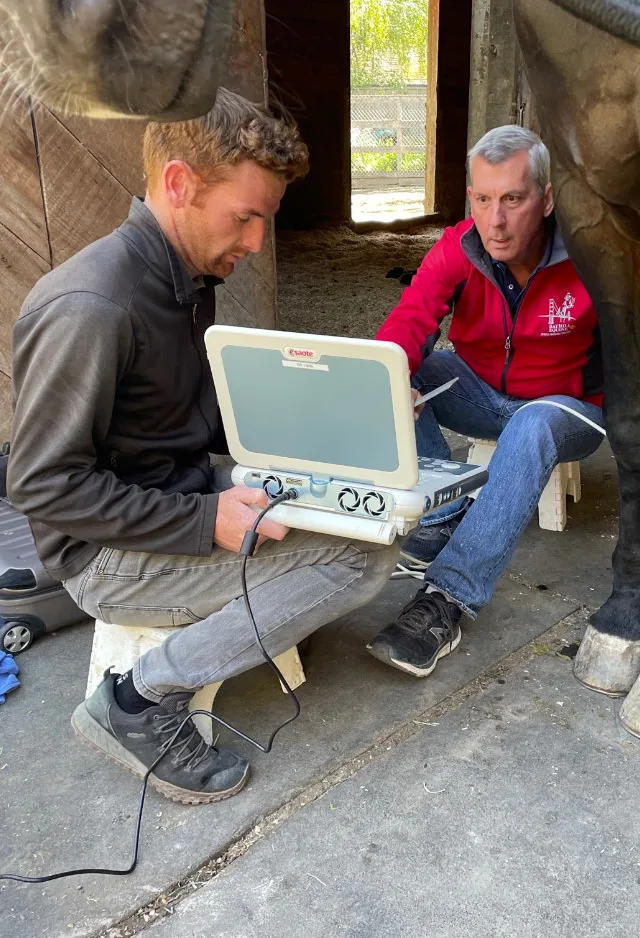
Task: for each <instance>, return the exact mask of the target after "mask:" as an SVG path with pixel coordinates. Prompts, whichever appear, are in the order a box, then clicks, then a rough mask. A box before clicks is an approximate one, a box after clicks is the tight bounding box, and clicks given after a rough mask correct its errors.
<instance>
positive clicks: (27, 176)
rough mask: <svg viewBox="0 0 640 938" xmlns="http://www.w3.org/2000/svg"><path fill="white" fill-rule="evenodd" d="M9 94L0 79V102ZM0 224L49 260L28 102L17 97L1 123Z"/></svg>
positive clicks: (6, 85) (7, 87)
mask: <svg viewBox="0 0 640 938" xmlns="http://www.w3.org/2000/svg"><path fill="white" fill-rule="evenodd" d="M9 94H11V89H10V87H9V85H8V82H7V79H6V78H5V77H3V76H0V102H2V101H5V100H6V98H7V96H8V95H9ZM0 166H2V172H1V173H0V224H2V225H4V226H5V228H8V229H9V231H12V232H13V233H14V234H15V235H16V237H17V238H19V239H20V241H24V243H25V244H28V245H29V247H31V248H32V250H34V251H36V252H37V253H38V254H39V255H40V256H41V257H42V258H44V259H45V260H48V259H49V242H48V239H47V226H46V223H45V217H44V206H43V204H42V191H41V188H40V174H39V171H38V160H37V157H36V148H35V143H34V140H33V129H32V125H31V117H30V113H29V107H28V105H27V103H26V102H25V101H24V100H22V99H20V98H18V99H16V100H15V101H14V103H13V104H12V105H11V106H10V107H8V108H7V109H6V110H5V111H4V113H3V115H2V121H1V122H0Z"/></svg>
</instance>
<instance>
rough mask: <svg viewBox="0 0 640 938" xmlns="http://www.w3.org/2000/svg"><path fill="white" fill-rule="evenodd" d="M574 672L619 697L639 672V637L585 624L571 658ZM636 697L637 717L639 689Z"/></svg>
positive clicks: (583, 681)
mask: <svg viewBox="0 0 640 938" xmlns="http://www.w3.org/2000/svg"><path fill="white" fill-rule="evenodd" d="M573 674H574V677H575V678H576V680H577V681H579V682H580V683H581V684H583V685H584V686H585V687H588V688H589V690H595V691H597V692H598V693H599V694H607V696H609V697H622V696H623V695H624V694H627V693H628V692H629V691H630V690H631V688H632V687H633V685H634V684H635V683H636V680H637V678H638V676H639V675H640V640H634V639H629V638H620V637H619V636H617V635H606V634H605V633H604V632H598V630H597V629H594V627H593V626H592V625H588V626H587V631H586V632H585V633H584V638H583V639H582V642H581V644H580V648H579V649H578V654H577V655H576V657H575V659H574V662H573ZM638 701H639V704H638V711H637V712H638V717H639V718H640V689H639V691H638ZM639 725H640V724H639Z"/></svg>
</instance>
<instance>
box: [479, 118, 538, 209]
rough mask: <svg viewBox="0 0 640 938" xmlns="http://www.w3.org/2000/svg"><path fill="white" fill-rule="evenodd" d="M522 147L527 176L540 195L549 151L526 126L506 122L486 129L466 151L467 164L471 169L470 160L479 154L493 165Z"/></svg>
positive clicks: (519, 150)
mask: <svg viewBox="0 0 640 938" xmlns="http://www.w3.org/2000/svg"><path fill="white" fill-rule="evenodd" d="M523 150H527V151H528V153H529V166H530V167H531V176H532V178H533V181H534V182H535V184H536V185H537V187H538V191H539V192H540V195H542V194H543V193H544V190H545V187H546V186H547V183H548V182H549V179H550V159H549V151H548V150H547V148H546V146H545V145H544V143H543V142H542V140H541V139H540V137H539V136H538V135H537V134H534V133H533V131H532V130H527V129H526V127H519V126H518V125H517V124H506V125H505V126H504V127H494V128H493V130H489V131H487V133H486V134H485V135H484V137H481V138H480V140H478V142H477V143H476V144H475V146H473V147H471V149H470V150H469V152H468V154H467V167H468V168H469V172H471V163H472V161H473V160H474V159H475V158H476V156H481V157H482V159H483V160H486V161H487V163H491V165H492V166H495V165H497V164H498V163H503V162H504V161H505V160H508V159H509V157H510V156H514V155H515V154H516V153H521V152H522V151H523Z"/></svg>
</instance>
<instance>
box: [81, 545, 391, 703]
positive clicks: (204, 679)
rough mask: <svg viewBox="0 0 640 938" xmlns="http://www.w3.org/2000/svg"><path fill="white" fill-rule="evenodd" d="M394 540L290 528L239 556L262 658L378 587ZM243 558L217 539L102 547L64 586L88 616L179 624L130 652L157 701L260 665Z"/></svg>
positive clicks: (139, 684) (142, 688) (137, 679)
mask: <svg viewBox="0 0 640 938" xmlns="http://www.w3.org/2000/svg"><path fill="white" fill-rule="evenodd" d="M396 559H397V547H396V546H395V545H392V546H391V547H383V546H381V545H378V544H367V543H364V542H360V541H347V540H343V539H342V538H337V537H330V536H328V535H324V534H309V533H307V532H305V531H293V530H292V531H290V532H289V534H288V535H287V536H286V537H285V539H284V540H283V541H272V540H268V541H266V542H265V543H264V544H263V545H262V547H261V548H260V549H259V550H258V551H257V553H256V555H255V557H251V558H249V560H248V561H247V588H248V591H249V599H250V601H251V608H252V611H253V614H254V616H255V619H256V623H257V626H258V629H259V632H260V637H261V638H262V641H263V644H264V646H265V648H266V649H267V651H268V652H269V654H270V655H271V657H275V656H276V655H279V654H282V652H284V651H286V650H287V649H288V648H291V647H292V646H293V645H296V644H297V643H298V642H300V641H302V639H303V638H305V637H306V636H307V635H310V634H311V632H314V631H315V630H316V629H317V628H319V627H320V626H321V625H326V623H328V622H331V621H333V620H334V619H337V618H339V617H340V616H343V615H345V614H346V613H348V612H350V611H351V610H353V609H356V608H357V607H358V606H361V605H363V604H364V603H366V602H368V601H369V600H370V599H373V597H374V596H375V595H376V594H377V593H378V592H379V591H380V590H381V589H382V588H383V586H384V585H385V583H386V582H387V580H388V579H389V576H390V574H391V572H392V570H393V569H394V567H395V563H396ZM241 564H242V558H241V557H240V555H239V554H234V553H231V552H229V551H226V550H222V549H221V548H219V547H214V548H213V550H212V551H211V555H210V556H209V557H189V556H185V557H180V556H165V555H162V554H142V553H135V552H133V551H126V552H125V551H120V550H114V549H111V548H102V550H101V551H100V553H99V554H98V555H97V556H96V557H95V558H94V559H93V560H92V561H91V563H89V564H88V565H87V566H86V567H85V569H84V570H82V571H81V572H80V573H79V574H77V575H76V576H74V577H72V578H70V579H69V580H66V581H65V584H64V585H65V587H66V588H67V590H68V591H69V593H71V595H72V596H73V598H74V599H75V601H76V602H77V604H78V605H79V606H80V608H81V609H83V610H84V611H85V612H86V613H87V614H88V615H90V616H92V617H93V618H97V619H102V620H103V621H104V622H107V623H110V624H117V625H144V624H145V623H146V624H148V625H149V626H184V628H183V629H180V631H178V632H174V633H173V634H171V635H170V636H169V637H168V638H167V639H166V640H165V642H164V643H163V644H162V645H160V646H159V647H158V648H153V649H152V650H151V651H148V652H147V653H146V654H145V655H143V656H142V657H141V658H139V659H138V661H136V663H135V665H134V668H133V680H134V684H135V686H136V689H137V690H138V692H139V693H141V694H143V695H144V696H145V697H148V698H149V699H151V700H156V701H159V700H161V699H162V697H163V696H164V695H165V694H167V693H170V692H171V691H174V690H189V691H193V692H194V693H195V691H197V690H199V689H200V688H201V687H203V686H204V685H205V684H212V683H214V682H217V681H223V680H226V679H227V678H230V677H233V676H234V675H236V674H241V673H242V672H243V671H247V670H248V669H249V668H253V667H255V666H256V665H258V664H262V662H263V660H264V659H263V658H262V655H261V654H260V651H259V649H258V646H257V644H256V641H255V635H254V632H253V629H252V627H251V623H250V621H249V618H248V616H247V612H246V609H245V605H244V601H243V598H242V587H241V584H240V569H241Z"/></svg>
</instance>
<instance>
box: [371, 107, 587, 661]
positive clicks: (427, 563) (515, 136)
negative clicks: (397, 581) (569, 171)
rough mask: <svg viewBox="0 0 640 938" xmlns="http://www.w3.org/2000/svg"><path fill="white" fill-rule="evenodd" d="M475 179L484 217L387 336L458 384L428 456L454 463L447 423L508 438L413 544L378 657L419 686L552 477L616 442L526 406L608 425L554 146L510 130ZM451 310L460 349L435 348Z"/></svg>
mask: <svg viewBox="0 0 640 938" xmlns="http://www.w3.org/2000/svg"><path fill="white" fill-rule="evenodd" d="M469 174H470V185H469V187H468V190H467V191H468V195H469V201H470V205H471V215H472V218H471V219H468V220H467V221H464V222H461V223H460V224H459V225H457V226H456V227H455V228H448V229H447V230H446V231H445V233H444V235H443V237H442V238H441V239H440V241H439V242H438V243H437V244H436V245H434V247H433V248H432V249H431V251H429V253H428V254H427V256H426V257H425V259H424V261H423V262H422V265H421V266H420V269H419V270H418V271H417V274H416V276H415V277H414V278H413V281H412V283H411V286H410V287H408V288H407V290H405V292H404V293H403V295H402V299H401V301H400V303H399V305H398V306H397V307H396V309H395V310H394V311H393V312H392V313H391V314H390V316H389V317H388V318H387V320H386V321H385V323H384V324H383V326H382V328H381V329H380V331H379V333H378V336H377V338H379V339H384V340H387V341H392V342H396V343H397V344H398V345H401V346H402V347H403V348H404V349H405V351H406V352H407V355H408V357H409V362H410V365H411V369H412V374H413V375H414V379H415V380H414V385H415V387H416V388H418V389H420V391H421V392H422V391H427V390H431V389H433V388H435V387H437V386H438V385H440V384H442V383H444V382H445V381H448V380H450V379H451V378H454V377H456V378H458V381H457V383H456V384H455V385H454V387H453V388H451V390H450V391H448V393H446V394H442V395H440V396H439V397H436V398H434V399H433V402H432V404H431V405H430V406H427V407H425V408H424V410H423V411H422V413H421V414H420V417H419V419H418V423H417V437H418V452H419V453H420V454H421V455H426V456H435V457H440V458H445V459H447V458H450V455H451V454H450V450H449V446H448V444H447V443H446V441H445V439H444V437H443V435H442V432H441V430H440V426H444V427H448V428H449V429H450V430H455V431H456V432H458V433H462V434H465V435H468V436H472V437H480V438H485V439H486V438H489V439H494V440H498V445H497V447H496V450H495V454H494V456H493V459H492V461H491V467H490V474H489V481H488V483H487V484H486V485H485V486H484V488H483V489H482V491H481V492H480V494H479V496H478V498H477V499H476V500H475V501H473V500H471V499H465V500H463V501H459V502H457V503H454V504H453V505H451V506H449V507H447V508H444V509H442V510H441V511H440V512H436V513H434V514H431V515H429V516H427V517H426V518H424V519H423V521H422V523H421V525H420V526H419V527H418V529H417V531H416V533H414V534H413V535H412V536H411V537H410V538H408V540H407V541H405V543H404V545H403V549H402V552H401V556H402V557H403V561H404V563H405V565H411V566H413V568H414V569H415V570H420V571H422V570H424V571H425V584H424V586H423V588H422V589H421V590H420V591H419V592H418V594H417V596H416V597H415V598H414V599H413V600H412V601H411V602H410V603H409V605H408V606H407V607H405V609H404V610H403V612H402V614H401V615H400V617H399V619H398V620H397V621H396V622H394V623H393V624H391V625H389V626H387V627H386V628H385V629H383V630H382V631H381V632H380V633H379V634H378V635H377V636H376V638H375V639H374V640H373V641H372V642H371V644H370V645H369V646H368V647H369V650H370V652H371V653H372V654H373V655H374V656H375V657H376V658H379V659H380V660H381V661H384V662H385V663H387V664H390V665H392V666H394V667H397V668H400V669H401V670H403V671H407V672H408V673H410V674H414V675H417V676H426V675H427V674H430V673H431V671H433V669H434V668H435V666H436V664H437V662H438V659H439V658H441V657H443V656H444V655H447V654H449V652H450V651H452V650H453V648H455V647H456V645H457V644H458V643H459V641H460V637H461V634H460V625H459V622H460V619H461V617H462V614H463V613H465V614H466V615H468V616H469V617H471V618H475V617H476V615H477V612H478V610H479V609H480V608H481V607H482V606H483V605H484V604H485V603H487V602H488V601H489V599H490V598H491V596H492V593H493V590H494V588H495V585H496V582H497V580H498V578H499V577H500V575H501V574H502V572H503V571H504V569H505V568H506V566H507V564H508V563H509V561H510V559H511V557H512V555H513V551H514V550H515V547H516V543H517V541H518V538H519V537H520V535H521V533H522V532H523V530H524V528H525V527H526V525H527V524H528V522H529V520H530V519H531V516H532V514H533V512H534V511H535V509H536V506H537V503H538V501H539V499H540V495H541V494H542V490H543V489H544V486H545V485H546V483H547V481H548V479H549V476H550V475H551V472H552V470H553V468H554V466H555V465H556V464H557V463H558V462H566V461H570V460H576V459H582V458H584V457H585V456H588V455H590V454H591V453H593V452H594V451H595V450H596V449H597V447H598V446H599V444H600V442H601V441H602V435H601V434H600V433H599V432H598V431H597V430H596V429H595V428H592V427H589V426H588V425H586V424H585V423H584V422H583V421H582V420H581V419H580V418H578V417H576V416H574V415H572V414H570V413H567V412H566V411H564V410H562V409H559V408H557V407H549V406H539V407H528V408H526V409H522V410H521V408H522V407H523V405H524V404H525V403H527V402H528V401H530V400H532V399H535V400H537V399H541V398H544V399H545V400H551V401H555V402H557V403H560V404H562V405H564V406H568V407H570V408H572V409H573V410H575V411H577V412H579V413H580V414H582V415H584V416H585V417H587V418H588V419H590V420H592V421H594V422H595V423H597V424H598V425H602V410H601V406H602V364H601V357H600V340H599V333H598V325H597V320H596V314H595V310H594V308H593V305H592V303H591V300H590V298H589V296H588V294H587V291H586V290H585V288H584V287H583V285H582V283H581V282H580V280H579V279H578V275H577V273H576V271H575V268H574V267H573V265H572V263H571V261H570V260H569V259H568V256H567V253H566V250H565V248H564V245H563V243H562V239H561V236H560V233H559V231H558V229H557V227H556V223H555V219H554V214H553V195H552V192H551V185H550V182H549V153H548V151H547V148H546V147H545V145H544V144H543V143H542V141H541V140H540V139H539V138H538V137H537V136H536V135H535V134H533V133H531V131H528V130H525V129H524V128H521V127H516V126H506V127H498V128H496V129H494V130H491V131H489V133H487V134H485V136H484V137H483V138H482V139H481V140H480V141H479V142H478V143H477V144H476V145H475V147H473V149H472V150H471V151H470V153H469ZM452 309H454V316H453V319H452V323H451V328H450V331H449V338H450V339H451V341H452V342H453V343H454V345H455V349H456V351H455V353H454V352H451V351H445V350H440V351H429V350H430V349H433V345H434V342H435V339H436V338H437V335H438V326H439V323H440V322H441V320H442V319H443V317H444V316H445V315H446V314H447V313H449V312H450V311H451V310H452ZM425 352H426V357H425ZM427 568H428V569H427Z"/></svg>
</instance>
